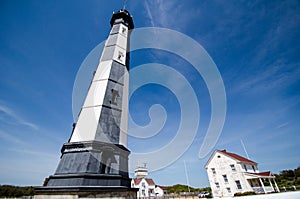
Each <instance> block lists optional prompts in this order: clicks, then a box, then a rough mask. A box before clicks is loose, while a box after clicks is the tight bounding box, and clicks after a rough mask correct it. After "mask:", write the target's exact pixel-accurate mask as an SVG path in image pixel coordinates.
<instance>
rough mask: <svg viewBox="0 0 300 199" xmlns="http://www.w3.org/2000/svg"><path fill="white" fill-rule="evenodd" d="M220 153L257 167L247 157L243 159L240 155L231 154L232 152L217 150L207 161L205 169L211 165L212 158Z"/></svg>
mask: <svg viewBox="0 0 300 199" xmlns="http://www.w3.org/2000/svg"><path fill="white" fill-rule="evenodd" d="M217 152H219V153H223V154H224V155H226V156H228V157H231V158H233V159H235V160H238V161H240V162H245V163H249V164H253V165H257V163H256V162H254V161H252V160H249V159H247V158H245V157H242V156H240V155H237V154H235V153H230V152H227V151H226V150H225V149H224V150H215V151H214V153H213V154H212V155H211V156H210V158H209V160H208V161H207V163H206V164H205V168H207V166H208V164H209V163H210V161H211V160H212V158H213V157H214V156H215V154H216V153H217Z"/></svg>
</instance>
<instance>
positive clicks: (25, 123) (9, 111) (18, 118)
mask: <svg viewBox="0 0 300 199" xmlns="http://www.w3.org/2000/svg"><path fill="white" fill-rule="evenodd" d="M0 112H2V113H4V114H5V115H6V116H8V117H9V118H10V119H12V120H13V123H14V124H15V125H23V126H27V127H30V128H32V129H34V130H38V129H39V128H38V126H37V125H36V124H34V123H31V122H28V121H26V120H25V119H23V118H22V117H21V116H19V115H18V114H16V113H15V111H13V110H12V109H10V108H8V107H7V106H4V105H1V104H0ZM1 121H3V122H7V121H5V118H1ZM8 123H11V122H8Z"/></svg>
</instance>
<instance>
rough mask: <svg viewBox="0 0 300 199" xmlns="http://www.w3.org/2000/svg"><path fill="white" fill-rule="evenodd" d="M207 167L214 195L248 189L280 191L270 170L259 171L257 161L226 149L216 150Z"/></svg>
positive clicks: (223, 194)
mask: <svg viewBox="0 0 300 199" xmlns="http://www.w3.org/2000/svg"><path fill="white" fill-rule="evenodd" d="M205 169H206V170H207V174H208V178H209V183H210V187H211V190H212V195H213V197H232V196H234V194H235V193H238V192H241V193H243V192H248V191H253V192H255V193H270V192H274V191H277V192H279V189H278V187H277V184H276V181H275V176H273V175H272V173H271V172H270V171H267V172H259V170H258V168H257V163H256V162H254V161H252V160H249V159H247V158H244V157H242V156H239V155H237V154H234V153H229V152H227V151H226V150H221V151H220V150H216V151H215V152H214V153H213V154H212V156H211V157H210V159H209V160H208V162H207V163H206V165H205Z"/></svg>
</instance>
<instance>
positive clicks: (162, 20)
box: [143, 0, 191, 29]
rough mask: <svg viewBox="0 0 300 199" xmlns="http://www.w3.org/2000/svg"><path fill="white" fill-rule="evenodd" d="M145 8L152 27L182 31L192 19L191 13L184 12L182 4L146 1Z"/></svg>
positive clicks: (160, 0) (155, 0) (158, 0)
mask: <svg viewBox="0 0 300 199" xmlns="http://www.w3.org/2000/svg"><path fill="white" fill-rule="evenodd" d="M143 6H144V7H145V10H146V14H147V16H148V18H149V20H150V24H151V25H152V26H159V27H173V28H174V27H176V28H177V29H182V28H184V27H186V26H187V24H188V22H189V19H190V18H191V15H190V14H189V13H184V12H182V9H183V8H182V4H178V3H176V2H174V1H163V0H151V1H149V0H146V1H143ZM179 14H180V16H179Z"/></svg>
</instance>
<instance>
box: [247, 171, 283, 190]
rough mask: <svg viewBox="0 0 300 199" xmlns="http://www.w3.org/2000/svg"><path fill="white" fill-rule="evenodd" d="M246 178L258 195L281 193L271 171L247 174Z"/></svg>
mask: <svg viewBox="0 0 300 199" xmlns="http://www.w3.org/2000/svg"><path fill="white" fill-rule="evenodd" d="M245 177H246V179H247V181H248V183H249V185H250V186H251V188H252V189H253V191H254V192H255V193H256V194H263V193H264V194H266V193H272V192H280V190H279V188H278V186H277V183H276V181H275V176H273V175H272V173H271V172H269V171H268V172H261V173H250V172H246V173H245Z"/></svg>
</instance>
